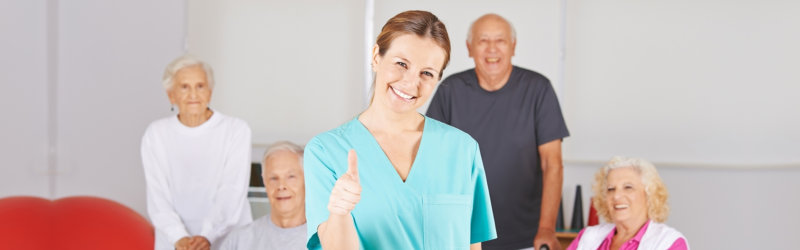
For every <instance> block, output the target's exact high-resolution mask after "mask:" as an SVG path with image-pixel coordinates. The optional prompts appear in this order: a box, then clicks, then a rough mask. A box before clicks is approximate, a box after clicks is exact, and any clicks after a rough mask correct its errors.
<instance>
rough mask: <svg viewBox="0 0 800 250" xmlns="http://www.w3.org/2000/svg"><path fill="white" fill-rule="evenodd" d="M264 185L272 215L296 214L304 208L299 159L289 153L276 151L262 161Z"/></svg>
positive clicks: (302, 182)
mask: <svg viewBox="0 0 800 250" xmlns="http://www.w3.org/2000/svg"><path fill="white" fill-rule="evenodd" d="M262 178H264V185H265V186H266V188H267V197H268V198H269V205H270V208H271V211H272V212H273V213H278V214H280V215H285V214H289V213H292V212H297V211H299V210H300V209H303V206H305V198H306V192H305V182H304V180H303V165H302V163H301V161H300V157H298V155H297V154H295V153H293V152H291V151H286V150H283V151H278V152H275V153H273V154H271V155H270V156H269V158H267V159H264V173H263V174H262Z"/></svg>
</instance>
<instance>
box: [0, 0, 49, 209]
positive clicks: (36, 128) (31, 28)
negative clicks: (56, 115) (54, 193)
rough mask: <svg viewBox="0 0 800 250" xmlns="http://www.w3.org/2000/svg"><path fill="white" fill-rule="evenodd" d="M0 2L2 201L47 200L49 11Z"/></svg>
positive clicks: (40, 0) (41, 5)
mask: <svg viewBox="0 0 800 250" xmlns="http://www.w3.org/2000/svg"><path fill="white" fill-rule="evenodd" d="M46 7H47V6H46V4H45V1H44V0H37V1H34V0H32V1H0V34H2V37H3V38H2V39H0V55H2V56H0V107H4V112H3V115H2V116H3V119H2V122H0V138H2V139H0V159H2V163H0V197H4V196H9V195H33V196H47V194H48V192H49V191H48V190H49V186H48V182H49V177H48V175H47V170H48V165H47V105H48V101H47V76H48V71H47V69H48V67H47V40H46V39H47V25H46V23H47V19H46V13H47V8H46Z"/></svg>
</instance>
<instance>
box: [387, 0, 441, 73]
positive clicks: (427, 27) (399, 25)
mask: <svg viewBox="0 0 800 250" xmlns="http://www.w3.org/2000/svg"><path fill="white" fill-rule="evenodd" d="M405 34H416V35H418V36H420V37H423V38H430V39H432V40H433V41H434V42H435V43H436V44H437V45H439V47H441V48H442V49H444V52H445V54H444V64H443V65H442V70H441V71H439V79H442V74H443V72H444V68H446V67H447V63H448V62H449V61H450V38H449V37H448V36H447V29H446V28H445V27H444V23H442V21H439V18H437V17H436V16H435V15H433V13H430V12H427V11H422V10H409V11H405V12H402V13H400V14H397V15H396V16H394V17H392V18H391V19H389V21H386V24H384V25H383V28H382V29H381V33H380V34H379V35H378V40H377V41H376V43H377V44H378V47H379V49H378V54H379V55H381V56H383V55H385V54H386V51H387V50H389V47H390V46H391V44H392V41H394V39H395V38H397V37H399V36H401V35H405Z"/></svg>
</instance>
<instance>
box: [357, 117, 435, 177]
mask: <svg viewBox="0 0 800 250" xmlns="http://www.w3.org/2000/svg"><path fill="white" fill-rule="evenodd" d="M420 115H421V116H422V118H423V119H424V120H423V122H424V124H423V126H422V137H421V138H420V140H419V147H417V154H416V156H415V157H414V162H412V163H411V169H409V170H408V176H406V180H405V181H403V178H401V177H400V173H398V172H397V169H395V167H394V164H392V161H391V160H389V156H388V155H386V151H383V148H381V145H380V144H379V143H378V140H377V139H375V136H373V135H372V133H370V132H369V129H367V127H366V126H364V124H363V123H361V121H360V120H358V117H359V116H360V115H358V116H356V117H355V118H353V120H354V122H355V123H356V124H358V126H356V129H357V130H359V132H360V133H361V134H362V136H365V137H369V138H370V139H369V141H370V144H371V145H368V147H369V150H371V151H374V152H369V153H371V154H375V155H378V154H379V155H382V156H383V157H381V158H382V159H381V161H383V163H384V164H381V165H384V166H380V167H379V168H381V169H380V171H391V172H392V173H393V176H394V177H395V178H394V179H395V180H396V181H397V182H399V183H400V184H405V185H410V184H409V181H410V180H412V178H413V177H412V176H414V175H415V173H416V172H419V171H422V170H416V169H417V168H419V167H420V166H418V165H417V163H418V162H420V159H421V158H422V153H423V152H425V151H424V150H422V147H424V145H426V140H425V138H426V137H427V136H425V134H426V132H427V131H428V117H427V116H424V115H422V114H420ZM356 153H358V152H356Z"/></svg>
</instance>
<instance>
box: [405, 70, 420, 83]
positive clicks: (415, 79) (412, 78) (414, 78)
mask: <svg viewBox="0 0 800 250" xmlns="http://www.w3.org/2000/svg"><path fill="white" fill-rule="evenodd" d="M416 72H417V71H415V70H406V73H405V74H404V75H403V80H404V81H407V82H409V83H412V84H413V85H414V86H417V85H419V82H420V81H421V80H422V78H421V77H420V76H419V74H418V73H416Z"/></svg>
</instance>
